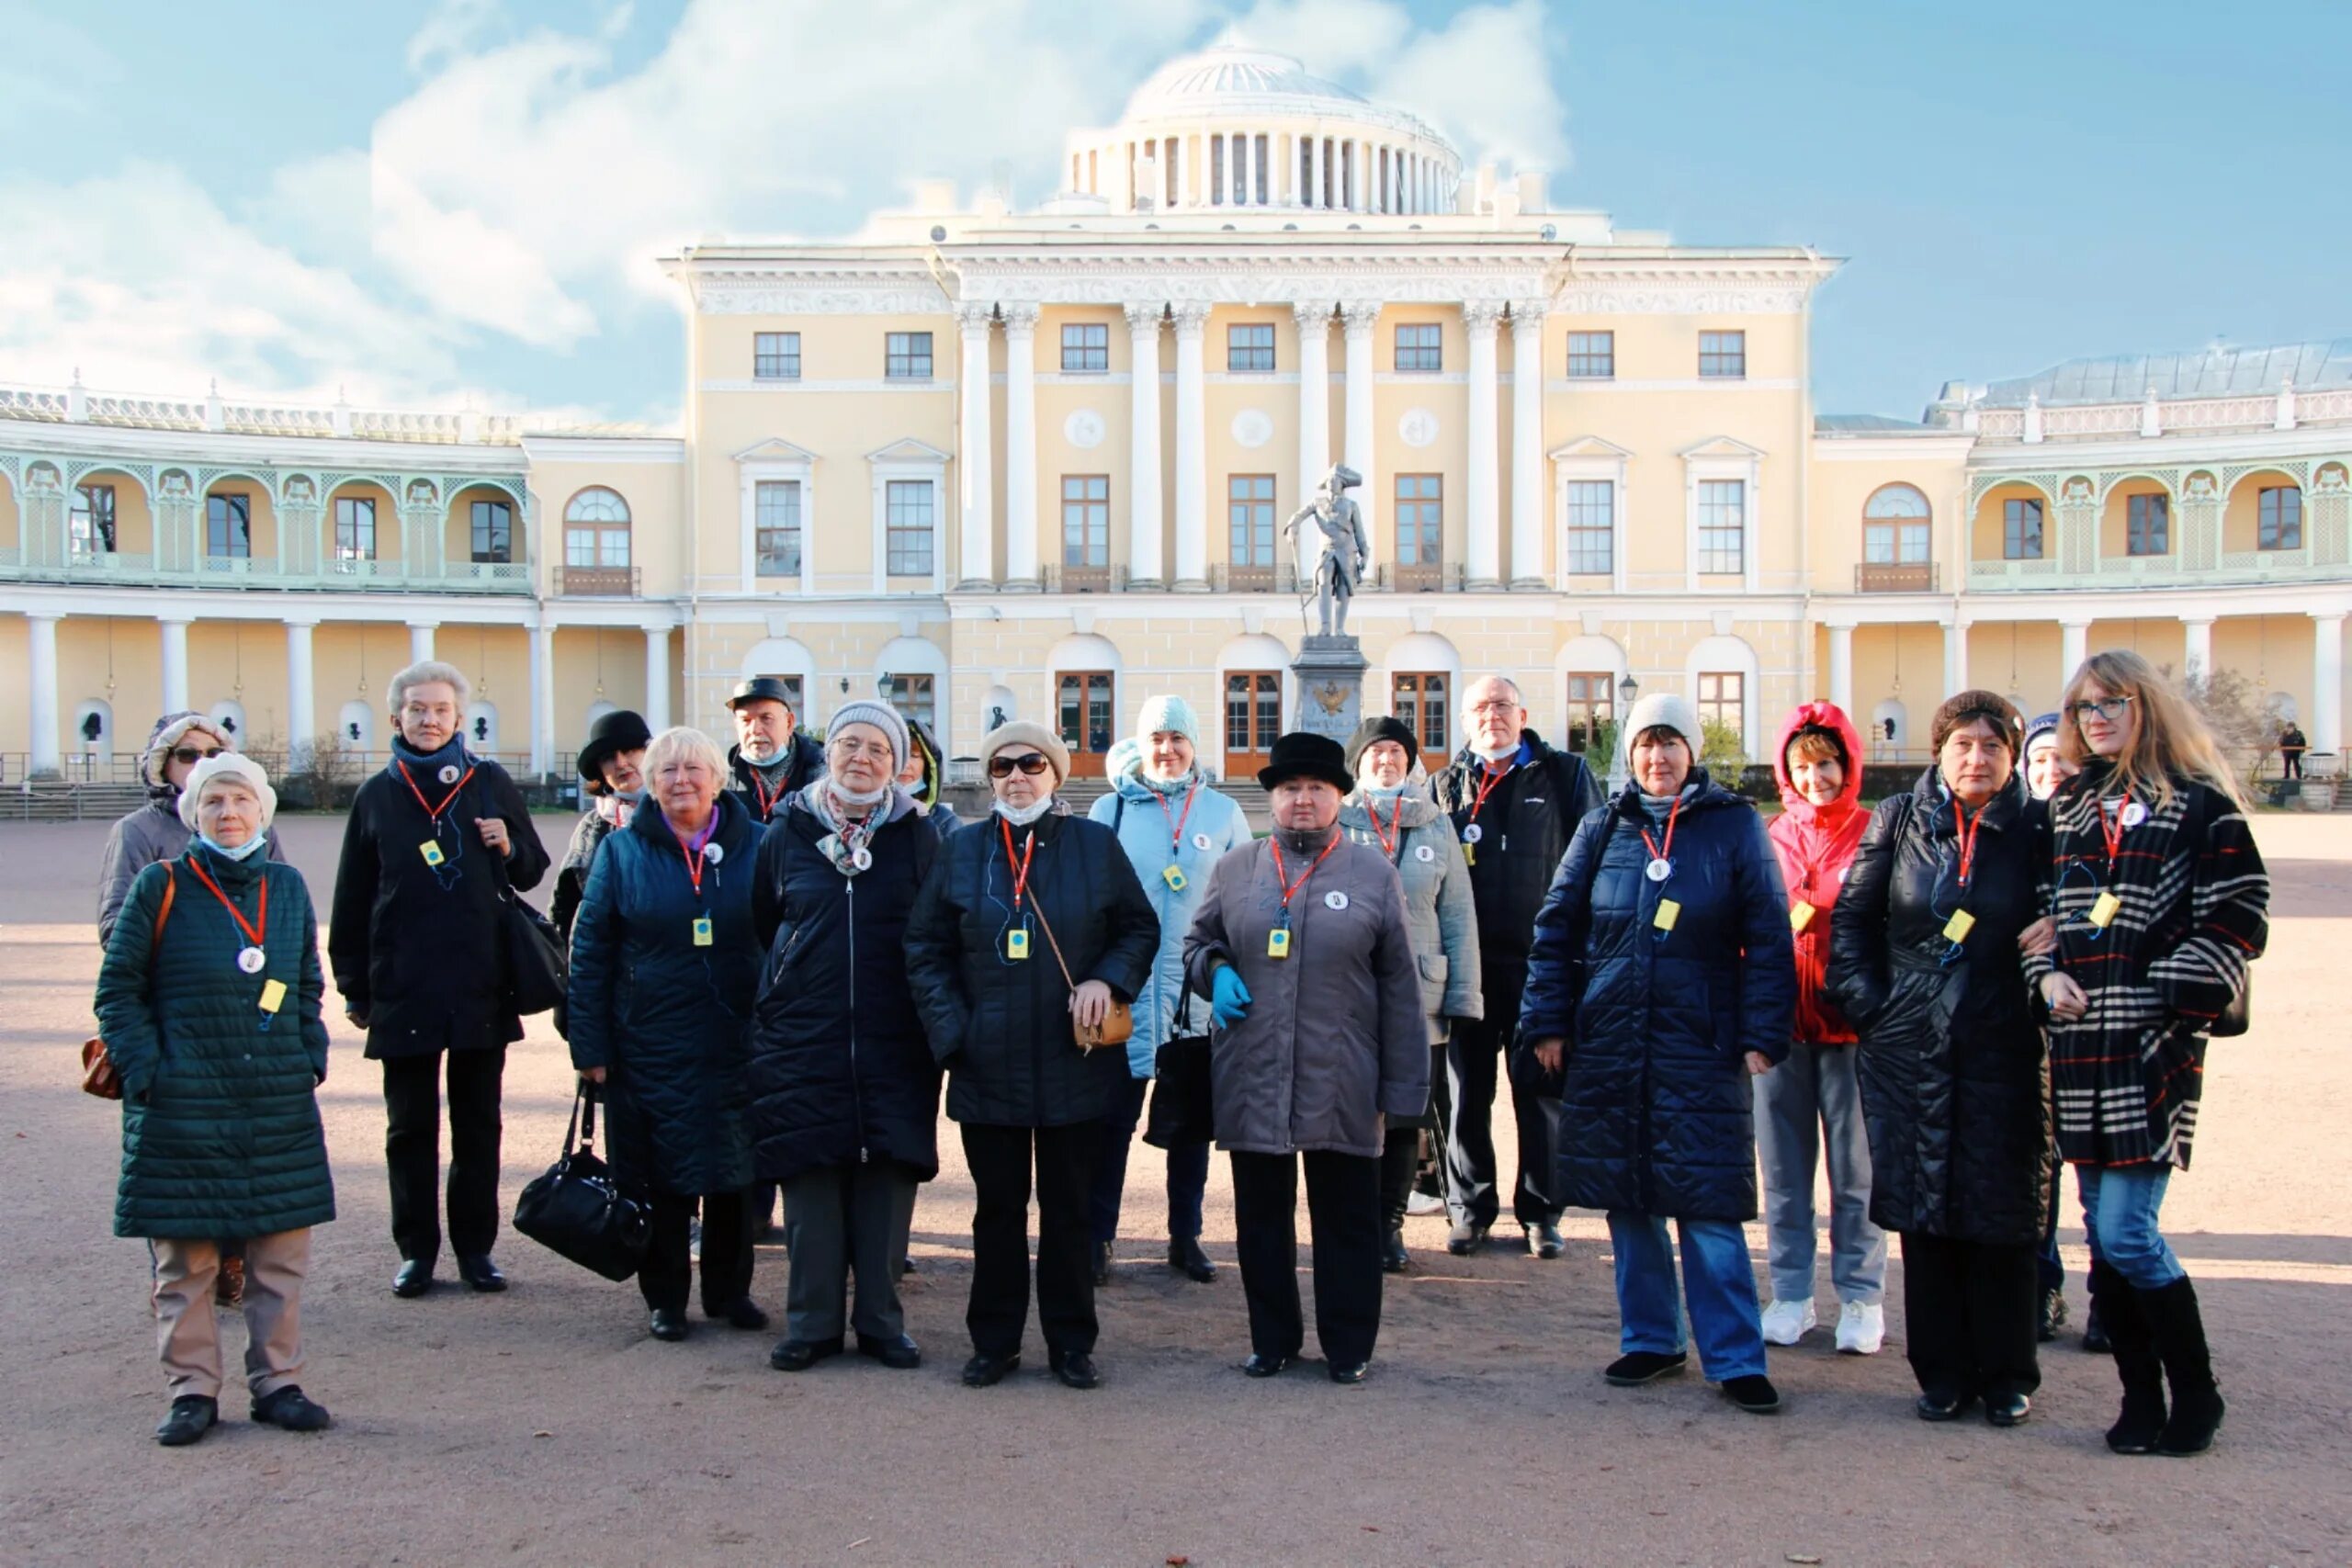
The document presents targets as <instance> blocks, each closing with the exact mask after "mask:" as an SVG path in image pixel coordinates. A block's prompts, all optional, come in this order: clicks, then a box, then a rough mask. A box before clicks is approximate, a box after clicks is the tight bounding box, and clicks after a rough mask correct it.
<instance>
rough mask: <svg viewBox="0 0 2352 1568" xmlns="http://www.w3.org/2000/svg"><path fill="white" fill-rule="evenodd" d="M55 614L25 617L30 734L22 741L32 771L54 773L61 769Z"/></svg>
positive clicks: (56, 618)
mask: <svg viewBox="0 0 2352 1568" xmlns="http://www.w3.org/2000/svg"><path fill="white" fill-rule="evenodd" d="M59 619H60V617H59V616H56V615H27V616H26V617H25V629H26V630H27V631H28V632H29V633H30V634H31V638H32V657H31V658H30V659H29V660H28V661H27V662H28V664H29V665H30V668H29V669H28V670H27V671H25V674H26V680H27V682H28V684H29V685H30V686H31V688H32V690H31V692H30V693H29V694H28V696H29V698H30V701H29V703H28V718H29V722H30V727H31V733H30V734H29V735H28V737H27V738H26V742H25V750H27V751H28V752H29V753H31V759H32V771H33V772H34V773H57V772H58V771H59V770H60V769H61V768H62V766H63V760H62V757H61V756H60V755H59V753H58V747H57V623H58V621H59Z"/></svg>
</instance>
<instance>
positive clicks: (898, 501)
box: [884, 479, 933, 577]
mask: <svg viewBox="0 0 2352 1568" xmlns="http://www.w3.org/2000/svg"><path fill="white" fill-rule="evenodd" d="M884 502H885V504H886V505H887V506H888V521H887V526H888V535H889V537H888V554H889V563H888V569H889V574H890V575H891V576H892V577H929V576H930V575H931V574H932V564H931V563H932V537H933V530H932V483H931V481H930V480H929V479H892V480H890V481H889V491H888V495H886V496H885V497H884Z"/></svg>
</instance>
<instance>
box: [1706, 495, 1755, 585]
mask: <svg viewBox="0 0 2352 1568" xmlns="http://www.w3.org/2000/svg"><path fill="white" fill-rule="evenodd" d="M1699 570H1700V573H1701V574H1702V576H1714V577H1736V576H1738V575H1740V574H1741V573H1742V572H1744V571H1746V570H1747V480H1746V479H1701V480H1700V481H1699Z"/></svg>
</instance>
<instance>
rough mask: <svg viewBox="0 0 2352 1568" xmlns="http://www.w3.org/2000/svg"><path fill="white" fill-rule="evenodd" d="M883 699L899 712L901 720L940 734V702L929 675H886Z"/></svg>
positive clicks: (883, 683) (883, 682)
mask: <svg viewBox="0 0 2352 1568" xmlns="http://www.w3.org/2000/svg"><path fill="white" fill-rule="evenodd" d="M882 697H883V700H884V701H886V702H888V704H889V705H891V706H892V707H894V708H896V709H898V710H899V717H900V718H903V719H906V720H908V721H909V722H910V723H913V724H920V725H922V727H923V728H925V729H928V730H930V731H932V732H933V734H936V733H937V732H938V729H939V701H938V696H937V694H936V693H935V692H934V691H933V685H932V677H930V676H929V675H885V676H883V677H882Z"/></svg>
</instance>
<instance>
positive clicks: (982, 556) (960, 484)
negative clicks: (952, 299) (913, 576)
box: [956, 301, 996, 592]
mask: <svg viewBox="0 0 2352 1568" xmlns="http://www.w3.org/2000/svg"><path fill="white" fill-rule="evenodd" d="M994 310H995V307H994V306H992V305H976V304H972V303H970V302H968V301H967V303H965V304H962V305H959V306H957V307H956V330H957V331H958V332H959V333H962V334H963V355H962V357H961V358H960V360H959V361H958V364H957V369H956V377H957V386H956V389H957V391H958V392H959V393H960V394H961V396H962V398H963V418H962V421H961V423H959V425H958V426H957V429H956V479H957V490H956V514H957V515H958V516H959V517H961V518H962V519H963V541H964V547H963V557H964V559H963V565H962V567H961V581H958V582H957V583H956V587H957V588H958V589H959V590H962V591H964V592H970V591H972V590H975V589H989V588H994V587H995V586H996V519H995V518H994V516H992V515H991V514H990V513H989V505H990V503H991V502H992V501H993V500H994V490H993V484H992V479H991V476H990V473H989V320H990V318H991V316H992V315H993V313H994Z"/></svg>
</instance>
